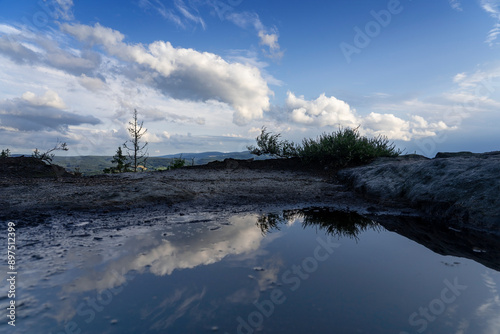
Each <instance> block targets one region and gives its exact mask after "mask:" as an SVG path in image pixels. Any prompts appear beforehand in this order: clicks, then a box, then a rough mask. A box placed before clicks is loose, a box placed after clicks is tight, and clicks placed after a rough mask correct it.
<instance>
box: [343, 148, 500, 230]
mask: <svg viewBox="0 0 500 334" xmlns="http://www.w3.org/2000/svg"><path fill="white" fill-rule="evenodd" d="M499 176H500V152H490V153H482V154H474V153H470V152H459V153H438V154H437V155H436V157H435V158H434V159H427V158H425V157H422V156H415V155H412V156H409V157H408V156H401V157H398V158H381V159H377V160H375V161H374V162H373V163H371V164H370V165H368V166H363V167H357V168H349V169H345V170H342V171H340V172H339V173H338V177H339V179H340V180H342V181H343V182H346V183H348V184H349V185H350V186H351V187H352V188H353V189H354V190H355V191H356V192H358V193H360V194H362V195H363V196H364V197H366V198H369V199H372V200H376V201H379V202H382V203H389V204H398V203H400V204H405V205H407V204H409V205H410V206H412V207H414V208H417V209H420V210H421V211H422V212H424V213H425V214H427V216H428V217H430V218H432V219H435V220H436V221H440V222H444V223H446V224H447V225H448V226H455V227H458V228H470V229H474V230H480V231H488V232H492V233H497V234H500V178H499Z"/></svg>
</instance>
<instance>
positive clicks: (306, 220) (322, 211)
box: [256, 207, 381, 240]
mask: <svg viewBox="0 0 500 334" xmlns="http://www.w3.org/2000/svg"><path fill="white" fill-rule="evenodd" d="M298 219H301V220H302V227H304V228H307V227H316V228H318V229H319V230H323V231H325V232H326V233H327V234H328V235H332V236H335V237H338V238H341V237H349V238H353V239H356V240H358V235H359V233H361V232H364V231H366V230H368V229H375V230H379V229H380V228H381V226H380V225H379V224H378V223H376V222H374V221H373V220H371V219H368V218H366V217H363V216H361V215H359V214H357V213H355V212H350V211H342V210H334V209H333V208H324V207H322V208H317V207H312V208H306V209H294V210H284V211H283V213H281V214H275V213H270V214H265V215H261V216H260V217H259V218H258V220H257V223H256V225H257V226H258V227H259V228H260V230H261V231H262V234H264V235H265V234H267V233H270V232H272V231H273V230H280V225H281V224H286V223H288V222H293V221H296V220H298Z"/></svg>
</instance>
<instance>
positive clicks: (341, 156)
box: [248, 127, 402, 168]
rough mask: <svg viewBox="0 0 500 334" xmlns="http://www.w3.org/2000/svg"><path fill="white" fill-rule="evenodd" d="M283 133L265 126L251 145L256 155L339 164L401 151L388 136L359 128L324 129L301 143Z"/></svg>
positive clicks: (350, 163)
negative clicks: (364, 132) (370, 135)
mask: <svg viewBox="0 0 500 334" xmlns="http://www.w3.org/2000/svg"><path fill="white" fill-rule="evenodd" d="M280 137H281V134H272V133H269V132H267V130H266V128H265V127H263V128H262V133H261V134H260V136H259V137H257V138H256V141H257V147H254V146H249V147H248V149H249V150H250V151H251V153H252V154H256V155H262V154H269V155H272V156H274V157H279V158H292V157H298V158H301V159H302V160H303V161H304V162H306V163H309V164H320V165H329V166H333V167H338V168H342V167H346V166H356V165H362V164H366V163H369V162H370V161H372V160H373V159H375V158H378V157H397V156H399V155H400V154H401V153H402V152H401V150H399V149H396V147H395V145H394V143H390V142H389V139H388V138H387V137H385V136H377V137H374V138H367V137H365V136H362V135H361V134H360V133H359V128H354V129H351V128H341V129H339V130H338V131H336V132H333V133H323V134H322V135H320V136H319V137H317V138H316V139H311V138H305V139H303V140H302V145H297V144H294V143H292V142H289V141H286V140H280Z"/></svg>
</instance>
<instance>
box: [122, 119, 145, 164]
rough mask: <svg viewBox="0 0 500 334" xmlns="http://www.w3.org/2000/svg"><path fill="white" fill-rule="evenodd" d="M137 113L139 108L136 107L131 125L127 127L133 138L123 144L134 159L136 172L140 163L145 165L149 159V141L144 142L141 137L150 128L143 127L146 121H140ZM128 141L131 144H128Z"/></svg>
mask: <svg viewBox="0 0 500 334" xmlns="http://www.w3.org/2000/svg"><path fill="white" fill-rule="evenodd" d="M137 114H138V113H137V109H134V113H133V118H132V121H131V122H128V124H129V127H128V128H127V130H128V133H129V135H130V137H131V139H130V140H128V141H126V142H125V143H124V144H123V147H124V148H125V149H126V150H127V151H128V152H127V153H128V156H129V158H130V160H132V169H133V171H134V172H137V167H138V166H139V165H143V166H144V167H145V166H146V160H147V159H148V150H147V148H146V146H147V145H148V142H144V143H143V142H142V141H141V138H142V137H143V136H144V135H145V134H146V132H147V131H148V130H147V129H144V127H143V124H144V121H141V122H139V121H138V118H137ZM127 143H129V144H128V145H127Z"/></svg>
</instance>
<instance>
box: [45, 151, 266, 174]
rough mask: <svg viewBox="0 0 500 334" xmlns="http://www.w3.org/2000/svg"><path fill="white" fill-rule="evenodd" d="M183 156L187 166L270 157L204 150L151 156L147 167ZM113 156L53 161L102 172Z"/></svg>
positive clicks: (63, 158) (67, 166) (97, 172)
mask: <svg viewBox="0 0 500 334" xmlns="http://www.w3.org/2000/svg"><path fill="white" fill-rule="evenodd" d="M179 157H182V159H185V160H186V166H191V165H205V164H207V163H209V162H212V161H216V160H219V161H222V160H224V159H228V158H232V159H251V158H254V159H255V160H264V159H269V158H270V157H269V156H260V157H258V156H255V155H253V154H251V153H250V152H249V151H243V152H229V153H223V152H202V153H177V154H168V155H163V156H159V157H149V158H148V160H147V165H146V167H147V168H149V169H152V170H155V169H158V168H165V167H168V166H169V165H170V162H172V160H173V159H174V158H179ZM112 159H113V157H112V156H96V155H89V156H67V157H58V156H56V157H54V160H53V163H55V164H56V165H59V166H62V167H64V168H66V169H67V170H68V171H75V170H78V171H80V172H81V173H84V174H86V175H93V174H101V173H102V170H103V169H104V168H109V167H111V166H113V164H112V163H111V160H112Z"/></svg>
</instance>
